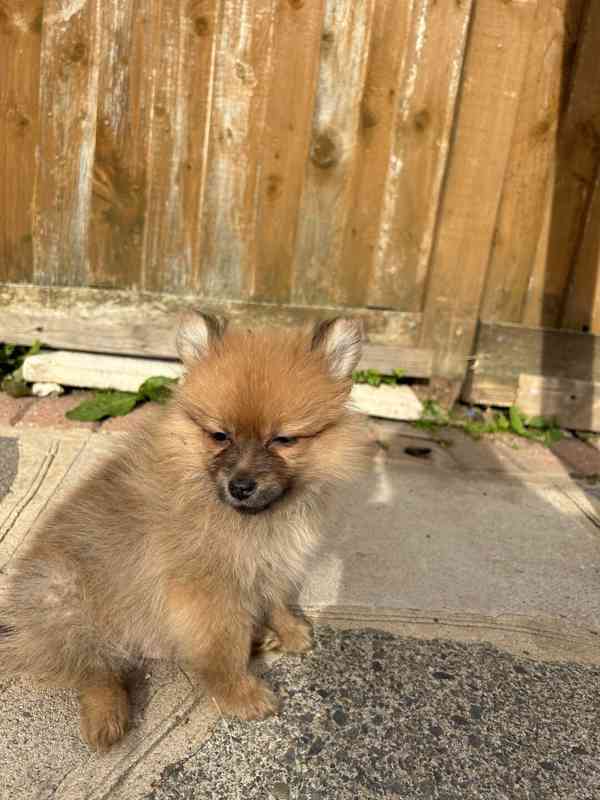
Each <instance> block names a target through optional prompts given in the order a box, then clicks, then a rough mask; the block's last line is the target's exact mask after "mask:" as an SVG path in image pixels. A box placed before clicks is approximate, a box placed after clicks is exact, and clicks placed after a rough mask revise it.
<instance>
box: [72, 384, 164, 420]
mask: <svg viewBox="0 0 600 800" xmlns="http://www.w3.org/2000/svg"><path fill="white" fill-rule="evenodd" d="M176 382H177V379H176V378H165V377H163V376H162V375H157V376H155V377H152V378H148V380H146V381H144V383H142V385H141V386H140V388H139V389H138V391H137V392H119V391H104V392H96V393H95V395H94V396H93V397H92V398H90V399H89V400H84V401H83V403H80V404H79V405H78V406H76V407H75V408H72V409H71V410H70V411H67V412H66V415H65V416H66V417H67V418H68V419H74V420H79V421H80V422H99V421H100V420H102V419H108V418H109V417H123V416H125V414H129V413H130V412H131V411H133V409H134V408H135V407H136V406H138V405H140V404H141V403H145V402H147V401H149V400H150V401H155V402H157V403H166V402H167V400H168V399H169V397H170V396H171V386H172V385H173V384H174V383H176Z"/></svg>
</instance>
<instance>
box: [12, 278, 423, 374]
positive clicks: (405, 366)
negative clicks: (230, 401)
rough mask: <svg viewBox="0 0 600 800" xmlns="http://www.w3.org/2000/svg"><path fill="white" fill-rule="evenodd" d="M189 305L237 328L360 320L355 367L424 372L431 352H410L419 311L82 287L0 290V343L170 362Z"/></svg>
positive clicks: (381, 370) (173, 356) (34, 287)
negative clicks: (360, 348) (362, 334)
mask: <svg viewBox="0 0 600 800" xmlns="http://www.w3.org/2000/svg"><path fill="white" fill-rule="evenodd" d="M191 308H202V309H203V310H206V311H210V312H212V313H221V314H226V315H227V316H229V317H230V318H231V319H232V321H233V322H235V323H237V324H248V325H257V324H261V323H268V324H274V325H279V326H288V325H296V324H300V323H305V322H308V321H310V320H316V319H322V318H326V317H331V316H336V315H344V316H351V317H354V318H359V319H362V320H363V321H364V324H365V329H366V332H367V337H368V340H369V341H368V344H367V345H366V346H365V351H364V357H363V360H362V361H361V363H360V365H359V368H360V369H377V370H379V371H380V372H383V373H386V372H391V371H392V370H394V369H402V370H404V372H405V374H406V375H407V376H409V377H413V378H427V377H429V376H430V375H431V364H432V353H431V351H430V350H427V349H424V348H417V347H415V342H416V340H417V337H418V330H419V326H420V321H421V315H420V314H413V313H403V312H396V311H382V310H366V309H355V308H322V307H320V308H312V307H309V306H287V305H275V304H269V303H242V302H237V301H224V302H221V301H219V302H216V301H215V300H211V299H207V298H202V297H198V296H197V295H192V296H178V295H165V294H151V293H148V292H129V291H116V290H115V291H112V290H104V289H88V288H64V287H52V288H47V287H39V286H22V285H5V286H1V287H0V341H3V342H11V343H13V344H25V345H26V344H31V343H32V342H33V341H35V340H39V341H41V342H42V343H43V344H45V345H47V346H48V347H54V348H63V349H67V350H82V351H89V352H96V353H115V354H122V355H134V356H145V357H148V358H173V359H174V358H177V354H176V351H175V329H176V327H177V320H178V318H179V316H180V314H181V313H182V312H184V311H186V310H189V309H191Z"/></svg>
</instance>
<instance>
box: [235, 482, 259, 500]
mask: <svg viewBox="0 0 600 800" xmlns="http://www.w3.org/2000/svg"><path fill="white" fill-rule="evenodd" d="M255 489H256V481H255V480H253V479H252V478H232V479H231V480H230V481H229V494H230V495H231V496H232V497H235V499H236V500H246V499H247V498H248V497H250V495H251V494H253V493H254V490H255Z"/></svg>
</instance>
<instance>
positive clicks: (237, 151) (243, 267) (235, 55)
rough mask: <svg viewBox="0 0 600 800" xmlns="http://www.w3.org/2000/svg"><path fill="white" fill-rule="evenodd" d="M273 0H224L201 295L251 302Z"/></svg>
mask: <svg viewBox="0 0 600 800" xmlns="http://www.w3.org/2000/svg"><path fill="white" fill-rule="evenodd" d="M277 5H278V4H277V3H276V0H222V12H221V15H220V22H219V30H218V34H217V44H216V47H217V49H216V55H215V64H214V77H213V82H212V87H211V95H212V100H211V108H210V121H209V141H208V147H207V149H206V155H205V158H206V169H207V173H206V182H205V190H204V194H203V205H202V208H201V221H200V225H201V233H200V235H201V237H202V249H201V269H200V272H199V275H198V288H199V291H200V292H201V293H202V294H204V295H207V296H208V295H210V296H215V297H227V298H242V297H246V296H247V295H248V288H249V287H248V283H249V276H251V275H252V272H251V270H252V267H251V265H252V264H253V263H254V259H255V246H256V242H255V237H254V231H255V227H256V213H257V209H256V203H255V197H256V190H257V181H258V174H259V171H260V159H259V152H260V148H259V144H260V142H261V139H262V137H263V135H264V124H265V114H266V108H267V90H266V87H267V86H268V85H269V80H268V75H269V74H270V70H271V67H272V54H273V36H274V21H275V8H276V6H277Z"/></svg>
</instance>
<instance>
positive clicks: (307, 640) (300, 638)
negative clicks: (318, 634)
mask: <svg viewBox="0 0 600 800" xmlns="http://www.w3.org/2000/svg"><path fill="white" fill-rule="evenodd" d="M277 633H278V634H279V641H280V647H281V649H282V650H283V651H284V652H285V653H308V651H309V650H312V647H313V635H312V628H311V626H310V625H309V623H308V622H306V620H304V619H300V617H292V616H290V618H289V619H288V620H287V621H286V625H285V626H282V627H281V628H280V629H279V630H278V631H277Z"/></svg>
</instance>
